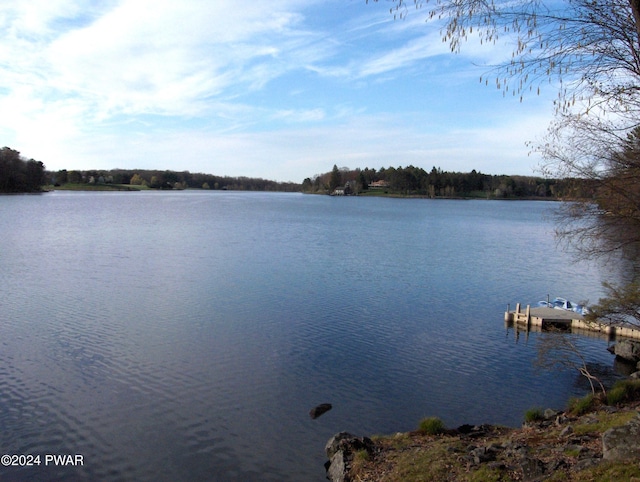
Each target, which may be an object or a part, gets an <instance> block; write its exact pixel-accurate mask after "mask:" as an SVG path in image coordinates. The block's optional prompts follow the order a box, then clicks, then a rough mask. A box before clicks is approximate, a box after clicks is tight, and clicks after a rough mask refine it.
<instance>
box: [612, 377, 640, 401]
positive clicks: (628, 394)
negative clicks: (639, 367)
mask: <svg viewBox="0 0 640 482" xmlns="http://www.w3.org/2000/svg"><path fill="white" fill-rule="evenodd" d="M639 398H640V380H619V381H617V382H616V383H615V385H614V386H613V387H612V388H611V390H609V392H608V393H607V405H617V404H619V403H623V402H629V401H633V400H638V399H639Z"/></svg>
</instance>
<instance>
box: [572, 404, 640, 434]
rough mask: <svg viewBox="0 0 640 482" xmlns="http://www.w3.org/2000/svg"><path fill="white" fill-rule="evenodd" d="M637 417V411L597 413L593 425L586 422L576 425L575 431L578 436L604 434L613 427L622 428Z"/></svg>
mask: <svg viewBox="0 0 640 482" xmlns="http://www.w3.org/2000/svg"><path fill="white" fill-rule="evenodd" d="M635 417H637V412H636V411H635V410H634V411H629V412H617V413H607V412H596V413H595V418H594V419H593V422H592V423H588V422H585V423H581V424H577V425H574V427H573V430H574V432H575V433H576V434H577V435H584V434H586V433H593V432H599V433H604V432H605V431H607V430H609V429H610V428H612V427H620V426H622V425H624V424H626V423H627V422H629V421H630V420H632V419H634V418H635Z"/></svg>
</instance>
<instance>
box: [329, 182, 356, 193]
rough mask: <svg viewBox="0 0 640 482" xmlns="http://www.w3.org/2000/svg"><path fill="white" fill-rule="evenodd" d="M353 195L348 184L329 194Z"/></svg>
mask: <svg viewBox="0 0 640 482" xmlns="http://www.w3.org/2000/svg"><path fill="white" fill-rule="evenodd" d="M352 194H353V188H352V187H351V184H350V183H347V184H345V185H344V186H343V187H337V188H335V189H334V190H333V192H332V193H331V195H332V196H351V195H352Z"/></svg>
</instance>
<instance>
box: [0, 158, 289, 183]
mask: <svg viewBox="0 0 640 482" xmlns="http://www.w3.org/2000/svg"><path fill="white" fill-rule="evenodd" d="M52 188H53V189H58V188H60V189H78V190H82V189H103V190H123V189H125V190H140V189H211V190H233V191H281V192H299V191H300V184H299V183H294V182H277V181H270V180H267V179H261V178H251V177H244V176H239V177H230V176H216V175H214V174H204V173H191V172H189V171H179V172H178V171H170V170H164V171H162V170H151V169H110V170H99V169H90V170H69V171H67V170H66V169H61V170H59V171H55V172H52V171H47V170H46V169H45V165H44V164H43V163H42V162H40V161H36V160H34V159H25V158H24V157H23V156H21V155H20V152H19V151H16V150H14V149H11V148H10V147H3V148H2V149H0V193H32V192H43V191H46V190H49V189H52Z"/></svg>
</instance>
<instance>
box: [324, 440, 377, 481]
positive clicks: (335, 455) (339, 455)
mask: <svg viewBox="0 0 640 482" xmlns="http://www.w3.org/2000/svg"><path fill="white" fill-rule="evenodd" d="M373 448H374V444H373V441H372V440H371V439H370V438H369V437H356V436H355V435H352V434H350V433H349V432H340V433H337V434H335V435H334V436H333V437H331V438H330V439H329V441H328V442H327V445H326V446H325V448H324V450H325V452H326V454H327V458H328V459H329V461H328V462H327V463H325V469H326V470H327V478H328V479H329V480H331V481H332V482H349V481H350V480H351V479H350V477H349V469H350V468H351V461H352V460H353V455H354V453H355V452H357V451H359V450H366V451H367V452H368V453H370V454H371V453H372V452H373Z"/></svg>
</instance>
